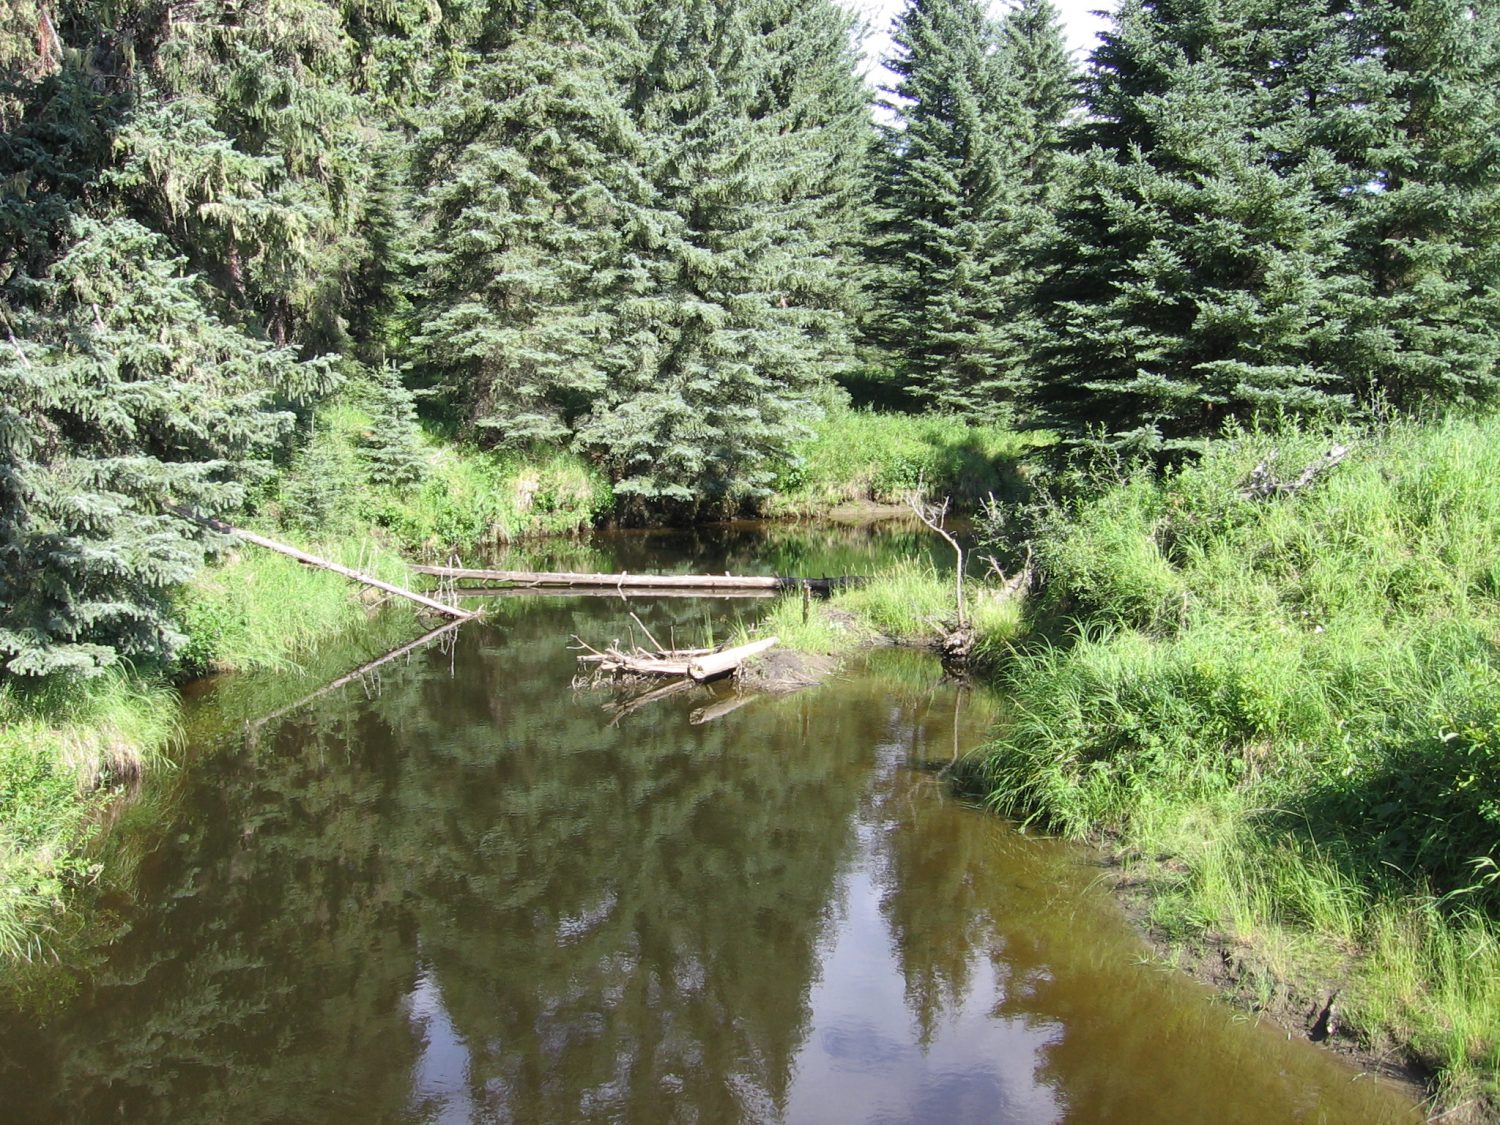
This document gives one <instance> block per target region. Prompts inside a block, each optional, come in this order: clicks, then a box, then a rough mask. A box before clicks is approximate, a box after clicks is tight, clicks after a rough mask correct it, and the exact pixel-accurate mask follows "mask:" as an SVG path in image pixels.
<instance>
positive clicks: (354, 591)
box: [178, 529, 412, 674]
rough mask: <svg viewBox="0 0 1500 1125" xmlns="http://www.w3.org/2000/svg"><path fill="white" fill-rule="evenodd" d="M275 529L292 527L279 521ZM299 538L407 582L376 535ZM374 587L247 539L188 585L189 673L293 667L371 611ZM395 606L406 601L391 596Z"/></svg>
mask: <svg viewBox="0 0 1500 1125" xmlns="http://www.w3.org/2000/svg"><path fill="white" fill-rule="evenodd" d="M276 533H277V534H279V535H281V536H283V537H288V536H289V533H287V532H283V531H280V529H277V532H276ZM290 537H292V538H296V539H298V540H299V541H298V543H297V544H296V545H298V546H301V547H302V548H303V549H305V550H308V551H310V552H312V553H313V554H316V555H319V556H321V557H324V558H328V559H330V561H333V562H338V563H342V564H343V565H345V566H349V567H353V568H355V569H357V570H361V571H364V572H366V573H369V574H371V575H373V576H374V577H376V578H381V579H384V580H385V581H388V582H392V583H395V584H398V585H410V584H411V582H412V579H411V575H410V572H409V571H408V570H407V567H406V563H405V562H404V561H403V560H402V559H401V557H400V556H399V555H397V554H395V553H394V552H393V551H392V550H391V549H390V548H389V547H387V546H384V545H383V544H382V541H381V540H380V539H379V538H378V537H375V536H373V535H368V536H361V537H357V538H356V539H354V540H352V541H344V542H342V543H339V542H320V541H318V540H315V539H307V538H305V537H301V536H296V535H295V534H291V535H290ZM376 594H377V592H376V591H364V592H362V591H361V590H360V588H359V587H356V586H355V585H354V584H353V583H351V582H350V581H349V579H347V578H342V577H340V576H339V575H337V574H334V573H332V572H331V571H326V570H316V569H314V568H312V567H307V566H303V565H301V564H300V563H297V562H294V561H293V560H291V559H289V558H287V557H285V556H283V555H277V554H272V553H271V552H269V551H265V550H262V549H260V548H258V547H249V546H246V547H242V548H239V549H237V550H235V551H234V552H232V553H231V554H229V555H228V556H226V557H225V558H223V559H222V560H220V561H219V563H218V564H217V565H215V566H211V567H207V568H205V569H204V570H203V571H201V572H200V573H199V574H198V575H197V577H196V578H194V580H193V581H192V582H190V583H188V585H187V586H186V587H184V588H183V590H182V591H181V593H180V595H179V602H178V615H179V617H180V619H181V621H182V624H183V627H184V629H185V631H186V632H187V634H188V638H189V639H188V644H187V646H186V647H185V648H184V649H183V651H182V653H181V656H180V660H181V663H182V667H183V669H184V670H185V671H187V672H189V673H191V674H202V673H205V672H249V671H257V670H262V669H290V668H295V667H296V666H297V665H298V664H299V663H300V662H301V661H303V660H305V659H306V657H307V656H308V655H309V653H311V651H312V650H313V649H314V647H316V646H321V645H322V644H324V643H326V642H327V641H328V639H329V638H330V637H332V636H335V635H337V634H339V633H341V632H343V631H345V630H347V629H349V628H351V627H354V626H356V625H358V624H360V623H361V622H363V621H364V619H365V618H366V617H367V616H368V613H369V609H370V606H371V605H373V604H374V602H375V601H376V600H377V597H376ZM392 601H393V603H394V604H393V608H394V609H395V610H396V612H398V613H404V612H406V604H407V603H405V602H404V601H400V600H398V599H392Z"/></svg>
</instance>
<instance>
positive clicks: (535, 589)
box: [464, 586, 780, 601]
mask: <svg viewBox="0 0 1500 1125" xmlns="http://www.w3.org/2000/svg"><path fill="white" fill-rule="evenodd" d="M779 593H780V591H778V590H771V589H765V590H705V589H702V588H700V587H694V586H653V587H652V588H650V589H649V590H633V589H626V590H616V589H614V588H612V587H609V586H465V587H464V597H466V598H622V599H624V600H625V601H629V600H630V599H631V598H734V599H740V598H751V599H754V598H774V597H777V596H779Z"/></svg>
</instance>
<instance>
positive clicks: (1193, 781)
mask: <svg viewBox="0 0 1500 1125" xmlns="http://www.w3.org/2000/svg"><path fill="white" fill-rule="evenodd" d="M1333 440H1334V439H1333V438H1330V437H1314V436H1305V435H1303V436H1298V435H1281V436H1278V437H1277V438H1275V439H1274V440H1272V439H1270V438H1265V437H1249V436H1242V437H1238V438H1234V439H1231V440H1226V441H1224V442H1222V443H1220V444H1217V445H1216V446H1215V447H1213V448H1212V449H1211V450H1210V452H1209V453H1208V454H1207V456H1206V457H1205V458H1204V459H1203V461H1202V462H1201V463H1200V464H1197V465H1195V466H1193V467H1190V468H1188V469H1185V470H1183V471H1181V472H1178V473H1176V474H1172V475H1168V476H1166V477H1165V478H1160V479H1158V478H1155V477H1152V476H1149V475H1147V474H1144V473H1143V474H1140V475H1137V476H1135V477H1133V478H1131V479H1129V480H1125V481H1121V482H1117V483H1114V484H1112V485H1110V486H1108V487H1104V488H1102V489H1101V490H1099V491H1096V492H1095V493H1093V494H1092V495H1091V496H1090V497H1089V498H1087V499H1083V500H1080V501H1077V502H1076V503H1073V504H1071V505H1069V506H1067V507H1066V508H1064V509H1060V510H1058V511H1057V512H1055V513H1054V514H1053V518H1052V519H1051V521H1050V525H1049V526H1047V527H1045V528H1044V529H1043V531H1042V533H1041V535H1040V538H1039V541H1038V544H1037V548H1038V555H1039V559H1040V562H1041V565H1042V567H1043V570H1044V574H1045V578H1046V581H1047V594H1046V597H1045V600H1044V601H1043V603H1042V604H1041V606H1040V607H1039V609H1040V613H1041V615H1042V616H1043V617H1044V618H1046V619H1049V620H1052V621H1071V622H1073V625H1072V627H1071V628H1070V629H1069V630H1067V634H1068V635H1067V636H1066V638H1065V639H1064V640H1063V641H1061V642H1060V643H1059V644H1057V645H1056V646H1054V647H1042V648H1040V649H1038V650H1036V651H1033V652H1031V653H1029V654H1027V655H1026V656H1024V657H1023V658H1021V659H1018V660H1017V661H1015V662H1014V663H1012V664H1011V665H1010V667H1009V668H1008V670H1007V672H1006V680H1007V681H1008V684H1009V686H1010V687H1011V689H1012V690H1013V692H1014V696H1015V715H1016V717H1015V718H1014V719H1013V720H1012V721H1010V722H1009V723H1008V725H1007V726H1005V727H1004V728H1003V729H1002V731H1001V732H1000V736H999V738H998V739H997V741H995V742H994V743H993V745H991V746H990V747H989V748H988V749H987V750H986V752H985V754H984V757H983V760H982V763H981V764H980V766H979V776H980V780H981V781H982V784H983V785H984V786H985V788H986V790H987V791H988V792H989V794H990V796H991V800H992V801H993V803H994V805H995V806H996V807H997V808H999V809H1000V810H1001V811H1003V812H1005V813H1007V814H1010V815H1013V816H1018V817H1022V818H1027V819H1030V820H1033V821H1036V822H1040V823H1043V824H1045V825H1047V826H1049V827H1051V828H1054V829H1056V830H1059V831H1061V832H1063V833H1066V834H1068V835H1073V836H1082V837H1093V838H1100V839H1105V840H1107V841H1109V842H1111V843H1112V844H1113V846H1114V847H1116V848H1117V849H1118V851H1119V852H1120V854H1121V856H1122V857H1123V858H1124V859H1125V861H1126V863H1127V865H1128V867H1129V871H1130V874H1131V875H1132V876H1133V877H1138V878H1141V879H1144V880H1145V881H1146V882H1147V884H1148V886H1149V887H1150V889H1151V891H1152V896H1151V901H1152V903H1153V905H1152V907H1151V909H1152V912H1153V920H1154V922H1155V923H1156V924H1157V926H1158V927H1160V929H1161V930H1162V931H1163V932H1165V933H1167V934H1168V935H1171V936H1173V937H1175V938H1176V939H1178V940H1180V941H1181V942H1184V943H1188V944H1191V943H1194V942H1199V941H1201V940H1203V939H1211V940H1217V941H1222V942H1225V943H1227V944H1228V945H1229V946H1230V947H1231V948H1232V950H1234V951H1235V952H1234V957H1235V959H1236V960H1237V961H1238V962H1239V963H1240V964H1241V965H1243V966H1244V967H1245V974H1246V975H1247V976H1248V977H1250V978H1253V979H1251V980H1250V981H1248V983H1249V984H1250V985H1251V986H1252V987H1258V988H1261V989H1264V990H1266V991H1267V992H1268V993H1269V991H1270V990H1272V989H1273V988H1275V987H1284V986H1286V985H1287V984H1288V983H1290V985H1291V987H1292V989H1293V990H1294V992H1295V991H1296V989H1297V988H1298V986H1301V989H1302V992H1303V994H1304V999H1305V998H1306V997H1309V996H1311V997H1316V996H1317V995H1319V994H1320V991H1321V992H1322V994H1323V995H1325V996H1326V991H1323V990H1326V989H1327V988H1329V987H1332V988H1336V989H1337V990H1338V995H1339V1000H1338V1004H1339V1007H1340V1008H1341V1009H1342V1012H1343V1018H1344V1025H1345V1028H1346V1029H1353V1030H1354V1031H1355V1032H1356V1033H1357V1034H1358V1035H1359V1036H1360V1037H1361V1038H1362V1039H1363V1040H1364V1042H1365V1044H1366V1045H1367V1046H1369V1047H1372V1048H1374V1049H1377V1050H1378V1049H1381V1048H1382V1047H1385V1046H1387V1045H1392V1046H1395V1047H1397V1048H1400V1049H1402V1050H1404V1051H1407V1052H1409V1053H1410V1054H1411V1055H1412V1056H1414V1057H1415V1058H1416V1059H1418V1060H1419V1061H1420V1062H1422V1063H1423V1064H1425V1065H1427V1066H1429V1067H1431V1068H1433V1069H1434V1070H1435V1071H1436V1072H1437V1074H1438V1076H1439V1078H1438V1081H1439V1082H1440V1084H1441V1085H1442V1087H1443V1095H1444V1097H1445V1099H1446V1100H1447V1101H1448V1102H1449V1103H1450V1104H1453V1105H1461V1104H1465V1103H1470V1104H1479V1102H1483V1101H1484V1100H1486V1099H1488V1100H1489V1102H1490V1104H1491V1105H1493V1100H1494V1099H1495V1097H1496V1094H1497V1084H1496V1083H1497V1075H1500V946H1497V943H1496V937H1497V926H1496V922H1495V920H1496V917H1497V913H1500V880H1497V879H1496V877H1495V875H1496V866H1495V865H1496V862H1497V861H1500V654H1497V649H1496V641H1497V639H1500V561H1497V560H1500V421H1497V420H1495V419H1488V420H1483V421H1450V422H1446V423H1443V424H1440V425H1432V426H1427V427H1420V426H1415V425H1411V426H1401V427H1397V428H1395V429H1392V430H1390V431H1388V432H1384V433H1382V434H1379V435H1377V436H1373V437H1370V436H1359V435H1342V436H1341V438H1340V440H1342V441H1344V442H1345V443H1347V444H1348V445H1349V446H1350V447H1351V453H1350V454H1349V456H1348V457H1347V458H1346V459H1345V460H1344V461H1343V463H1342V464H1340V465H1338V466H1337V467H1336V468H1335V469H1333V470H1331V471H1329V472H1328V473H1326V474H1325V475H1324V476H1323V477H1321V478H1319V479H1318V480H1317V481H1316V482H1315V483H1314V484H1312V485H1311V486H1309V487H1306V488H1303V489H1300V490H1297V491H1295V492H1293V493H1290V494H1285V495H1277V496H1274V497H1272V498H1270V499H1251V498H1248V497H1247V496H1246V495H1245V491H1244V490H1245V487H1246V484H1247V482H1248V480H1249V479H1250V476H1251V473H1252V470H1254V468H1255V467H1256V466H1257V465H1258V464H1261V463H1263V462H1266V463H1268V464H1269V465H1270V468H1271V470H1272V472H1273V473H1274V474H1276V475H1278V476H1280V477H1281V478H1282V479H1288V480H1289V479H1293V478H1295V477H1296V476H1297V475H1298V474H1299V472H1300V471H1301V470H1302V468H1303V467H1304V466H1306V465H1310V464H1312V463H1313V462H1315V461H1317V460H1318V458H1319V457H1321V456H1322V455H1323V454H1324V452H1325V451H1326V450H1327V449H1328V448H1329V447H1330V445H1331V444H1332V441H1333ZM1273 449H1274V450H1276V451H1277V456H1276V457H1275V459H1274V460H1271V457H1272V453H1271V451H1272V450H1273Z"/></svg>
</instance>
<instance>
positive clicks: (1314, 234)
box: [1036, 0, 1348, 451]
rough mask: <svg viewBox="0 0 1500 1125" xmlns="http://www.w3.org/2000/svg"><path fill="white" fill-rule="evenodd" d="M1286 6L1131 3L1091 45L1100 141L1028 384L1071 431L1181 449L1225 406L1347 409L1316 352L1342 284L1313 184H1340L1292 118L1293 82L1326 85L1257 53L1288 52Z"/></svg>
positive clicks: (1059, 257)
mask: <svg viewBox="0 0 1500 1125" xmlns="http://www.w3.org/2000/svg"><path fill="white" fill-rule="evenodd" d="M1279 16H1280V13H1278V12H1277V11H1276V5H1275V3H1263V4H1252V5H1242V6H1237V7H1236V8H1234V9H1233V10H1232V11H1231V10H1229V9H1227V8H1225V7H1224V6H1222V5H1219V4H1217V3H1214V2H1212V0H1176V2H1172V3H1155V4H1150V5H1148V4H1145V3H1141V2H1138V0H1130V2H1128V3H1126V4H1124V5H1122V7H1121V9H1120V12H1119V16H1118V19H1119V24H1118V28H1117V29H1116V30H1115V31H1114V32H1112V33H1111V34H1109V35H1107V36H1106V37H1105V39H1104V42H1103V45H1102V46H1101V47H1100V49H1099V50H1098V51H1097V52H1096V54H1095V56H1094V60H1093V66H1094V69H1093V73H1092V75H1091V79H1090V90H1089V94H1090V97H1089V103H1090V104H1089V111H1090V112H1089V122H1088V123H1087V125H1086V126H1085V127H1084V130H1083V132H1082V136H1083V138H1084V139H1086V140H1088V141H1091V142H1092V146H1091V147H1090V148H1089V149H1088V150H1087V151H1086V152H1084V153H1083V154H1082V155H1081V156H1080V157H1078V158H1077V159H1076V161H1075V162H1074V163H1075V171H1074V172H1073V175H1074V176H1076V187H1075V190H1074V194H1073V195H1072V197H1071V199H1069V200H1068V201H1067V202H1066V203H1065V204H1064V206H1063V208H1062V211H1061V216H1060V230H1059V233H1058V235H1057V236H1056V238H1055V240H1054V244H1053V247H1052V250H1051V260H1050V263H1049V265H1050V272H1049V276H1048V280H1047V283H1046V285H1045V286H1044V288H1043V291H1042V300H1043V302H1044V309H1045V317H1046V327H1047V330H1048V333H1049V337H1050V339H1049V341H1048V343H1047V345H1046V347H1045V348H1044V349H1043V351H1042V354H1041V359H1042V362H1043V364H1044V369H1045V377H1044V378H1043V380H1042V381H1041V382H1040V384H1039V386H1038V388H1037V392H1036V398H1037V400H1038V402H1039V403H1040V404H1041V406H1042V407H1043V409H1044V413H1045V417H1046V418H1047V420H1048V421H1049V422H1050V423H1051V424H1053V425H1055V426H1057V427H1058V428H1059V429H1061V430H1063V431H1064V432H1066V433H1069V434H1071V435H1073V437H1074V438H1077V437H1080V436H1082V435H1083V434H1084V433H1085V432H1087V431H1090V430H1099V431H1102V434H1103V439H1104V440H1105V441H1106V443H1107V444H1110V445H1115V446H1121V447H1127V448H1134V449H1141V450H1164V451H1171V450H1173V449H1176V448H1181V447H1183V446H1185V445H1192V444H1194V443H1195V442H1196V441H1197V440H1198V439H1200V438H1201V437H1203V436H1205V435H1208V434H1212V433H1214V432H1216V431H1217V430H1218V429H1219V428H1220V426H1221V425H1222V424H1223V421H1224V420H1225V419H1226V418H1229V417H1243V416H1246V415H1248V414H1251V413H1253V412H1255V411H1258V410H1265V411H1277V410H1287V411H1291V412H1308V411H1329V410H1338V409H1341V408H1342V407H1343V406H1344V405H1345V404H1346V403H1347V401H1348V396H1347V395H1346V394H1345V393H1344V387H1343V385H1342V383H1341V374H1340V373H1339V372H1338V371H1337V370H1336V369H1334V368H1333V367H1332V366H1331V365H1330V364H1329V363H1328V362H1327V361H1326V359H1322V358H1321V357H1325V356H1326V355H1327V353H1328V347H1329V342H1330V341H1331V340H1332V339H1334V338H1336V337H1337V335H1338V333H1339V332H1340V330H1341V321H1340V317H1339V309H1340V308H1341V305H1342V298H1343V294H1345V293H1346V292H1347V290H1348V281H1347V279H1346V278H1344V277H1343V276H1342V274H1341V273H1340V271H1339V269H1338V266H1337V261H1338V257H1339V242H1338V238H1339V235H1340V232H1341V226H1342V225H1341V221H1340V218H1339V215H1338V214H1337V212H1336V211H1334V210H1333V209H1332V208H1331V207H1330V206H1328V205H1327V204H1326V202H1325V201H1324V199H1323V198H1322V195H1321V193H1320V190H1319V189H1320V186H1321V185H1322V184H1324V183H1326V182H1327V181H1328V180H1329V179H1330V178H1332V179H1337V176H1336V174H1335V175H1333V176H1331V177H1330V174H1329V172H1328V168H1329V167H1330V164H1329V158H1328V157H1327V155H1326V154H1325V153H1323V152H1322V151H1321V150H1319V149H1317V148H1316V147H1314V146H1312V145H1311V144H1310V140H1309V134H1308V132H1307V129H1308V121H1307V120H1306V118H1305V116H1303V117H1300V118H1299V117H1296V116H1295V115H1293V114H1291V113H1290V112H1289V111H1288V109H1287V90H1290V89H1293V88H1297V87H1298V84H1299V83H1300V84H1301V88H1302V89H1304V90H1305V91H1307V93H1306V95H1305V96H1306V97H1308V98H1314V99H1315V97H1316V92H1317V78H1316V76H1313V75H1311V74H1309V73H1307V72H1306V71H1303V72H1301V73H1297V74H1295V75H1290V76H1285V77H1284V80H1283V81H1281V82H1274V81H1269V80H1268V79H1267V75H1268V74H1270V73H1272V70H1271V68H1269V67H1266V68H1265V69H1261V68H1260V67H1259V66H1257V65H1254V64H1253V63H1252V61H1251V60H1253V59H1254V58H1255V57H1256V56H1257V54H1258V53H1259V54H1263V55H1269V57H1270V58H1271V59H1276V60H1278V61H1281V62H1286V61H1287V60H1288V59H1290V58H1291V55H1290V54H1289V53H1288V52H1287V51H1286V50H1285V49H1284V48H1285V45H1286V43H1285V40H1284V39H1283V38H1279V36H1280V30H1279V29H1280V27H1282V26H1284V25H1282V24H1281V23H1280V19H1279ZM1309 18H1311V17H1309ZM1268 45H1269V46H1268ZM1324 80H1326V76H1325V77H1324ZM1334 172H1335V173H1336V169H1334Z"/></svg>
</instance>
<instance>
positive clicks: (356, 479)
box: [262, 388, 614, 554]
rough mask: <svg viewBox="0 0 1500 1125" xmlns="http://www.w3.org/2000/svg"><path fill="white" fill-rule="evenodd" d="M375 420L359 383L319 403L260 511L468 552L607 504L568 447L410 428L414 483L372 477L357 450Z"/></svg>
mask: <svg viewBox="0 0 1500 1125" xmlns="http://www.w3.org/2000/svg"><path fill="white" fill-rule="evenodd" d="M373 423H374V420H373V418H372V417H371V415H370V414H369V413H367V412H366V411H365V410H364V409H363V408H362V407H361V405H360V399H359V396H358V390H357V388H355V389H354V390H351V391H350V392H349V394H348V395H346V396H345V397H344V398H342V399H339V400H336V401H334V402H333V403H331V404H329V405H327V406H325V407H323V408H321V409H320V410H319V412H318V415H317V418H316V419H315V422H314V427H313V430H314V437H313V440H312V441H311V442H310V443H309V444H308V446H307V448H306V449H305V450H304V451H303V453H302V454H301V455H300V456H299V457H298V458H297V459H296V461H295V462H294V463H293V464H292V465H291V466H290V467H289V469H288V470H287V471H286V472H284V473H283V474H282V475H281V476H280V477H279V478H278V479H277V481H276V482H275V485H274V488H273V489H272V491H271V492H270V493H269V494H268V495H267V496H266V497H265V498H264V503H263V505H262V511H263V514H264V516H265V517H266V518H268V519H270V520H272V521H273V522H275V523H277V524H279V525H281V526H283V527H292V528H301V529H303V530H304V531H307V532H309V533H312V534H316V535H318V536H320V537H322V538H325V539H349V538H351V537H353V536H356V535H364V534H367V533H368V530H369V529H370V528H371V527H374V528H378V529H380V530H381V532H382V533H383V534H384V535H385V537H386V538H387V539H388V540H389V541H390V542H391V543H392V544H394V545H396V546H398V547H400V548H402V549H403V550H406V551H407V552H410V553H427V554H442V553H445V552H449V551H471V552H472V551H475V550H479V549H482V548H486V547H492V546H496V545H499V544H506V543H511V542H513V541H515V540H518V539H523V538H527V537H531V536H544V535H564V534H572V533H577V532H581V531H586V530H588V529H589V528H591V527H593V526H594V525H595V524H596V523H598V522H599V521H600V520H601V519H602V518H603V517H604V516H605V515H606V514H607V513H608V512H609V511H610V510H611V508H612V507H613V505H614V494H613V492H612V491H611V489H610V486H609V483H608V481H606V480H605V478H604V477H603V476H602V475H601V474H600V472H599V471H598V470H597V469H595V468H593V467H592V466H590V465H589V464H588V463H586V462H585V461H584V460H583V459H582V458H581V457H579V456H578V455H577V454H574V453H572V452H570V451H568V450H562V449H548V450H536V451H532V452H530V453H526V454H521V453H501V452H492V451H486V450H481V449H478V448H476V447H474V446H471V445H464V444H457V443H454V442H453V441H451V440H449V439H448V438H446V437H444V436H443V435H441V434H439V433H437V432H435V431H423V432H421V433H420V434H418V435H417V440H416V449H415V453H416V461H417V464H418V466H419V470H420V477H419V479H417V480H416V481H415V482H412V483H404V484H387V483H381V482H380V481H378V480H375V479H372V475H371V472H370V468H369V466H368V464H367V463H366V461H365V459H364V457H363V456H362V453H361V448H362V438H363V435H365V434H366V433H367V432H368V431H369V429H370V428H371V427H372V425H373Z"/></svg>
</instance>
